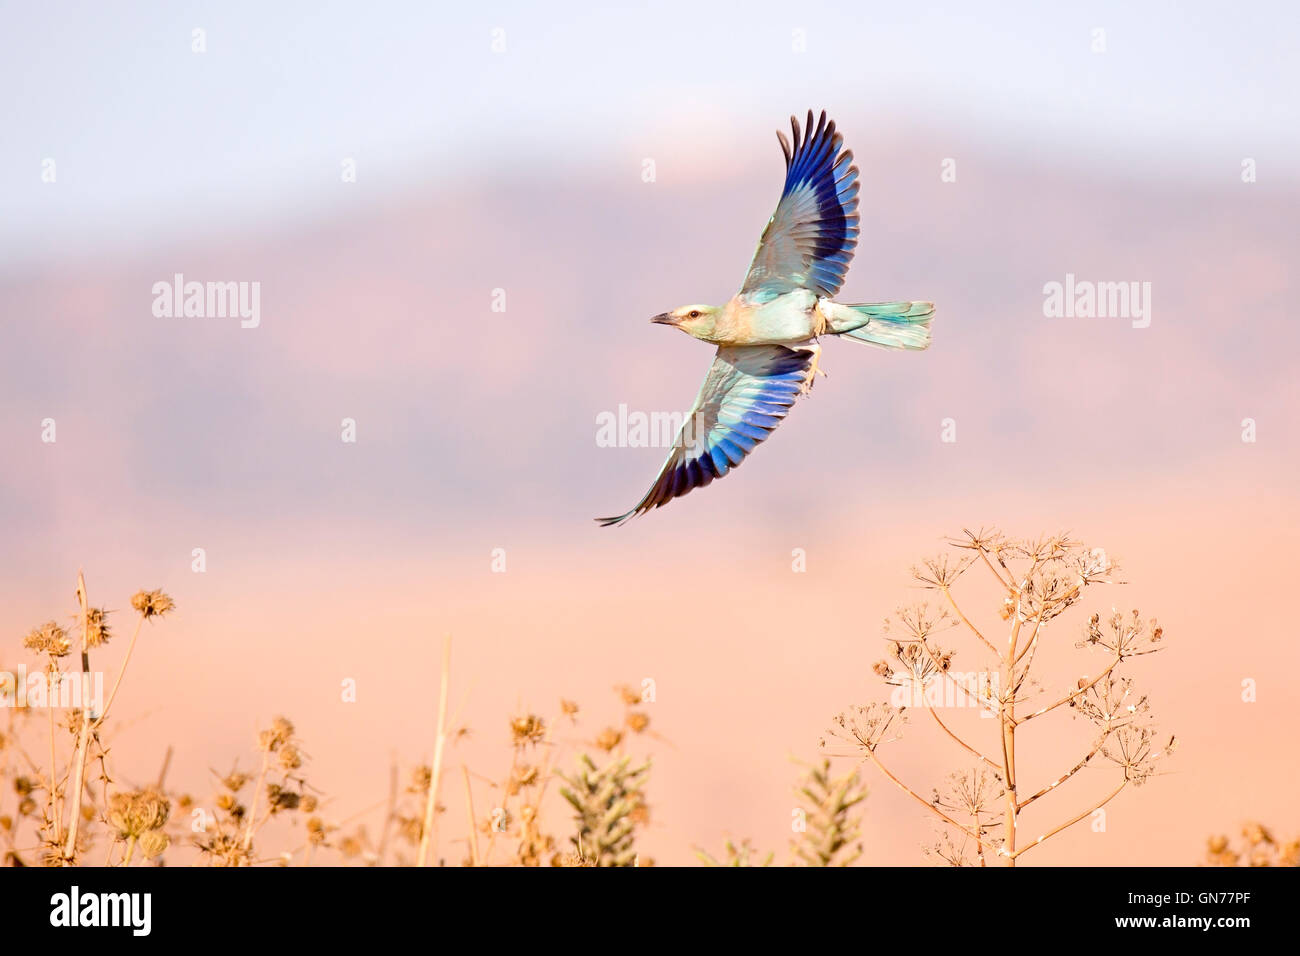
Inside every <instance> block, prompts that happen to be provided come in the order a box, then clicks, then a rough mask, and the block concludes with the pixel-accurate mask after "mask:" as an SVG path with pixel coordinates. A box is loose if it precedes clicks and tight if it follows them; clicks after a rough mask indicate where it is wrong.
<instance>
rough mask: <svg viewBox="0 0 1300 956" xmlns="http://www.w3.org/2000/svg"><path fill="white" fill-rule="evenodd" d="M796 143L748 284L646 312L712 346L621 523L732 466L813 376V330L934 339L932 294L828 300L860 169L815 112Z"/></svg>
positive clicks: (918, 343)
mask: <svg viewBox="0 0 1300 956" xmlns="http://www.w3.org/2000/svg"><path fill="white" fill-rule="evenodd" d="M790 126H791V129H792V131H793V136H794V141H793V145H792V144H791V143H790V142H789V141H787V140H786V138H785V136H784V135H783V134H782V133H780V132H778V133H777V134H776V135H777V138H778V139H779V140H780V141H781V150H782V152H784V154H785V161H786V177H785V187H784V189H783V190H782V192H781V199H780V201H779V202H778V203H777V207H776V212H775V213H773V215H772V218H771V219H770V220H769V221H768V224H767V228H766V229H764V230H763V237H762V239H761V240H760V241H759V245H758V249H757V251H756V252H755V253H754V260H753V262H752V263H751V265H750V267H749V272H748V273H747V274H746V276H745V281H744V284H743V285H742V287H741V290H740V292H739V293H737V294H736V295H735V296H734V297H733V298H732V300H731V301H730V302H728V303H727V304H726V305H725V306H722V307H714V306H707V305H698V306H682V307H681V308H679V309H676V310H674V311H672V312H665V313H662V314H661V315H657V316H655V317H654V319H652V321H654V322H657V323H659V324H663V325H672V326H674V327H676V328H680V329H681V330H682V331H684V332H687V333H688V334H690V335H692V336H694V337H695V338H698V339H702V340H703V341H706V342H712V343H714V344H716V345H717V346H718V351H717V355H716V356H715V357H714V360H713V365H712V367H711V368H710V369H709V373H708V375H707V376H705V379H704V384H703V386H702V387H701V388H700V393H699V395H698V396H697V397H696V399H695V405H694V407H693V408H692V410H691V413H690V414H689V415H688V416H687V420H686V423H685V425H683V427H682V430H681V433H680V434H679V435H678V437H677V441H676V443H675V444H674V447H673V448H672V450H671V451H670V452H669V454H668V458H667V460H666V461H665V462H664V464H663V467H662V468H661V469H660V471H659V477H658V478H656V479H655V483H654V484H653V485H652V486H651V487H650V490H649V491H648V492H646V494H645V496H644V497H643V498H642V499H641V500H640V501H639V502H638V503H637V505H636V507H634V508H632V510H630V511H628V512H626V513H624V514H621V515H618V516H616V517H613V518H598V519H596V520H598V521H599V522H600V523H601V524H602V525H612V524H621V523H623V522H624V521H626V520H628V519H629V518H631V517H634V516H635V515H638V514H643V513H645V512H647V511H650V510H651V509H653V508H658V507H660V506H662V505H664V504H667V503H668V502H669V501H671V500H672V499H673V498H676V497H679V496H681V495H684V494H686V493H687V492H689V491H691V490H692V489H695V488H700V487H703V486H704V485H707V484H709V483H711V482H712V481H713V480H714V479H715V478H722V477H724V476H725V475H727V474H728V472H730V471H731V470H732V469H734V468H736V467H737V466H738V465H739V464H740V463H741V462H742V461H743V460H744V459H745V456H746V455H748V454H749V453H750V452H751V451H753V450H754V449H755V448H756V447H757V446H758V445H759V444H760V443H761V442H763V441H764V440H765V439H766V438H767V436H768V435H770V434H771V433H772V431H773V430H774V429H775V428H776V427H777V425H779V424H780V423H781V422H782V421H783V420H784V419H785V416H786V414H787V413H788V412H789V410H790V408H791V407H793V405H794V403H795V400H796V399H798V398H799V396H800V395H802V394H805V393H807V392H808V391H809V390H810V389H811V388H812V383H813V380H814V378H815V376H816V374H817V372H818V368H817V362H818V358H819V356H820V354H821V346H820V345H819V344H817V339H818V337H819V336H821V335H840V336H844V337H846V338H850V339H852V340H854V341H858V342H863V343H866V344H869V345H877V346H881V347H883V348H893V349H898V348H902V349H923V348H926V347H927V346H928V345H929V344H930V320H931V318H932V317H933V315H934V306H933V305H932V304H931V303H929V302H880V303H868V304H862V305H843V304H840V303H836V302H833V301H831V297H832V296H834V295H835V294H836V293H837V292H838V291H839V290H840V287H841V286H842V285H843V283H844V276H845V273H846V272H847V270H848V266H849V261H850V260H851V259H852V258H853V251H854V248H855V247H856V246H857V243H858V233H859V227H858V169H857V167H856V166H854V165H852V161H853V154H852V153H850V152H848V151H847V150H841V146H842V145H843V138H842V137H841V136H840V135H839V134H838V133H837V132H836V131H835V124H834V123H833V122H828V121H827V119H826V114H825V112H823V113H822V114H821V118H820V120H819V121H818V122H817V125H816V127H815V128H814V126H813V114H812V111H811V110H810V111H809V112H808V121H807V123H806V124H805V126H804V128H803V131H802V133H801V131H800V128H799V123H798V121H797V120H796V119H794V118H793V117H791V119H790Z"/></svg>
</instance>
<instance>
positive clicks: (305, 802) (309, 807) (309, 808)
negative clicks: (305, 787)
mask: <svg viewBox="0 0 1300 956" xmlns="http://www.w3.org/2000/svg"><path fill="white" fill-rule="evenodd" d="M318 803H319V801H318V800H317V799H316V798H315V797H313V796H312V795H311V794H304V795H303V798H302V811H303V813H313V812H314V811H315V810H316V806H317V804H318Z"/></svg>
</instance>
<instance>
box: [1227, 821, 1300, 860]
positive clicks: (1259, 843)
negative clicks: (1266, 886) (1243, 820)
mask: <svg viewBox="0 0 1300 956" xmlns="http://www.w3.org/2000/svg"><path fill="white" fill-rule="evenodd" d="M1205 862H1206V863H1208V864H1209V865H1210V866H1300V837H1295V838H1293V839H1291V840H1286V841H1285V842H1284V841H1281V840H1278V839H1277V838H1275V837H1274V836H1273V833H1272V831H1271V830H1269V829H1268V828H1267V827H1265V826H1264V825H1263V824H1262V823H1255V822H1250V823H1247V824H1245V825H1244V826H1243V827H1242V828H1241V838H1240V839H1239V840H1238V841H1237V843H1236V844H1235V845H1234V844H1233V843H1232V841H1231V840H1229V839H1228V838H1227V837H1226V836H1224V835H1223V834H1219V835H1217V836H1212V837H1210V838H1209V839H1208V840H1207V841H1206V844H1205Z"/></svg>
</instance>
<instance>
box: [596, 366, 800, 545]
mask: <svg viewBox="0 0 1300 956" xmlns="http://www.w3.org/2000/svg"><path fill="white" fill-rule="evenodd" d="M815 354H816V353H815V352H814V351H813V350H812V349H802V348H798V347H796V348H786V347H785V346H783V345H747V346H741V347H738V348H737V347H730V346H723V347H722V348H719V349H718V354H717V355H716V356H715V357H714V359H713V365H712V366H711V367H710V368H709V374H708V375H706V376H705V377H704V385H703V386H701V387H700V394H699V396H698V397H696V399H695V407H694V408H692V409H691V411H690V413H689V414H688V415H687V416H686V421H685V423H684V424H683V425H682V429H681V431H680V432H678V435H677V440H676V441H675V442H674V443H673V448H672V451H670V452H669V453H668V460H667V461H665V462H664V466H663V468H662V469H660V471H659V477H658V478H656V479H655V483H654V484H653V485H652V486H651V487H650V490H649V491H648V492H646V495H645V497H644V498H642V499H641V500H640V502H638V503H637V506H636V507H635V508H633V509H632V510H631V511H629V512H627V513H626V514H621V515H619V516H617V517H615V518H597V519H596V520H597V521H599V522H600V523H601V526H602V527H604V526H608V525H611V524H621V523H623V522H624V521H626V520H628V519H629V518H632V517H634V516H636V515H639V514H644V513H645V512H647V511H649V510H651V509H652V508H658V507H660V506H662V505H666V504H667V503H668V502H670V501H672V500H673V499H674V498H677V497H680V496H681V495H684V494H686V493H687V492H689V491H691V490H692V489H695V488H700V487H703V486H704V485H707V484H708V483H709V482H711V481H712V480H713V479H714V478H722V477H723V476H725V475H726V474H727V472H729V471H731V469H733V468H735V467H736V466H738V465H739V464H740V463H741V462H742V461H743V460H744V458H745V456H746V455H748V454H749V453H750V452H751V451H753V450H754V448H755V447H756V446H757V445H758V444H759V443H760V442H762V441H763V440H764V439H765V438H767V436H768V435H770V434H771V433H772V431H773V430H774V429H775V428H776V426H777V425H779V424H781V419H783V418H785V416H786V413H787V412H788V411H789V410H790V407H791V406H792V405H794V402H795V399H796V398H798V397H799V393H800V390H801V389H802V387H803V383H804V381H805V380H806V379H807V377H808V369H809V367H810V366H811V364H812V361H813V356H814V355H815Z"/></svg>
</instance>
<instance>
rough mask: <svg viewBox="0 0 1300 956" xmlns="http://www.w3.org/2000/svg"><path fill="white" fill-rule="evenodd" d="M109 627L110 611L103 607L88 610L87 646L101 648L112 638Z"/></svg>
mask: <svg viewBox="0 0 1300 956" xmlns="http://www.w3.org/2000/svg"><path fill="white" fill-rule="evenodd" d="M112 636H113V635H112V630H111V629H110V628H109V626H108V611H106V610H104V609H103V608H102V607H91V608H86V646H87V647H99V646H101V645H103V644H107V643H108V639H109V638H110V637H112Z"/></svg>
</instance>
